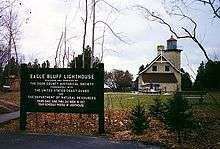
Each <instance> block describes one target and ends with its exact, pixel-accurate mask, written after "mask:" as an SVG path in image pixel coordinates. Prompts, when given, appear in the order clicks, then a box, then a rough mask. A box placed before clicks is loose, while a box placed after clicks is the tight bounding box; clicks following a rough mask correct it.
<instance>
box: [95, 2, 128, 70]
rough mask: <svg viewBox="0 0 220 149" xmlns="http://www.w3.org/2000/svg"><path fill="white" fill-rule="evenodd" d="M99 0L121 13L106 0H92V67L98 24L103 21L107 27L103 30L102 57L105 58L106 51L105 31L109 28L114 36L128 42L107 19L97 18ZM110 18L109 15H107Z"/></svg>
mask: <svg viewBox="0 0 220 149" xmlns="http://www.w3.org/2000/svg"><path fill="white" fill-rule="evenodd" d="M99 2H102V3H104V4H106V5H107V6H109V7H110V8H111V10H114V11H116V12H118V13H119V10H118V9H117V8H115V7H114V6H112V5H111V4H110V3H108V2H107V1H105V0H92V47H91V54H92V55H91V61H92V62H91V67H92V64H93V58H94V49H95V40H96V39H95V28H96V25H97V24H99V23H101V24H103V25H104V26H105V27H104V30H103V35H102V37H101V38H102V49H101V51H102V54H101V55H102V56H101V59H103V51H104V48H103V47H104V41H105V39H104V38H105V32H106V31H107V29H108V30H110V32H111V33H112V34H113V36H114V37H116V38H117V39H118V40H120V41H121V42H123V43H126V44H127V42H126V41H125V40H123V39H122V37H121V36H119V35H118V34H117V33H115V32H114V30H113V29H112V28H111V26H110V25H109V24H108V23H107V22H106V21H103V20H97V21H96V5H97V4H98V3H99ZM107 18H108V17H107Z"/></svg>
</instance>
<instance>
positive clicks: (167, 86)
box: [160, 83, 178, 92]
mask: <svg viewBox="0 0 220 149" xmlns="http://www.w3.org/2000/svg"><path fill="white" fill-rule="evenodd" d="M160 87H161V90H162V92H175V91H176V90H177V88H178V84H177V83H160Z"/></svg>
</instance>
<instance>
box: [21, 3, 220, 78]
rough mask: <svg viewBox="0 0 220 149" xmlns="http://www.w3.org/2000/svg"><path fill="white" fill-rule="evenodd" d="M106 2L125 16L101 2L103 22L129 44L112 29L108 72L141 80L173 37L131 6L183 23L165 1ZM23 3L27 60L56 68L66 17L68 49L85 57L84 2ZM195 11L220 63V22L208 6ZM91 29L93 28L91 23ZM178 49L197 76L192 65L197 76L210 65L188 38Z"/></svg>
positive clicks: (211, 51)
mask: <svg viewBox="0 0 220 149" xmlns="http://www.w3.org/2000/svg"><path fill="white" fill-rule="evenodd" d="M81 1H82V0H81ZM106 1H107V2H109V3H110V4H111V5H112V6H114V7H116V8H117V9H118V10H120V12H117V11H115V10H114V9H111V8H110V7H109V6H108V5H106V4H105V3H103V2H100V3H98V4H97V13H96V17H97V20H103V21H106V20H107V22H108V23H109V24H110V25H111V27H112V29H113V30H114V32H115V33H119V35H120V36H121V37H122V39H123V40H125V41H126V42H127V44H125V43H123V42H121V41H119V40H118V39H117V38H115V37H114V36H113V35H112V34H111V31H110V30H107V32H106V38H105V45H104V47H105V52H104V59H103V62H104V63H105V69H106V70H108V71H110V70H112V69H121V70H129V71H130V72H131V73H132V74H134V76H135V75H136V74H137V73H138V69H139V67H140V65H142V64H144V65H146V64H147V63H149V62H151V61H152V60H153V59H154V57H155V56H156V54H157V52H156V47H157V45H161V44H163V45H166V40H167V39H168V38H170V35H171V33H170V32H169V31H168V28H167V27H166V26H163V25H161V24H158V23H157V22H150V21H147V20H146V19H144V17H143V16H141V14H140V13H138V12H137V11H136V10H134V9H131V7H132V6H134V5H136V4H141V5H143V6H145V7H147V8H149V9H150V10H154V11H157V12H160V14H161V15H163V16H164V17H165V18H166V19H167V20H168V21H169V22H171V23H172V24H173V25H175V24H180V20H175V19H174V20H173V18H170V16H168V15H167V14H166V13H165V10H164V7H163V4H161V1H160V0H147V1H146V0H136V1H135V0H132V1H131V0H130V1H129V0H122V1H118V0H106ZM21 2H22V6H21V8H20V10H19V11H20V20H21V22H23V25H22V34H21V40H20V43H19V45H20V52H22V53H23V54H24V55H25V60H26V61H33V60H34V59H35V58H38V59H39V62H43V61H45V60H47V59H49V60H50V61H51V63H54V58H55V54H56V48H57V45H58V42H59V38H60V36H61V32H62V31H64V26H65V18H67V19H66V26H67V38H68V39H69V40H68V41H67V46H68V47H69V48H70V53H73V52H75V53H76V54H79V53H81V52H82V35H83V21H82V17H84V15H85V14H84V12H85V8H84V3H83V2H81V3H79V0H21ZM195 7H196V8H198V9H199V10H198V9H194V10H192V11H191V10H190V11H188V13H189V14H190V15H191V16H193V18H194V19H196V21H197V22H198V39H199V40H200V41H202V43H203V44H204V46H205V48H206V49H208V54H209V56H210V57H211V58H214V56H215V57H217V58H219V56H220V49H219V47H220V42H219V38H218V36H217V35H220V27H219V26H220V20H218V19H213V18H212V13H211V12H210V11H209V9H208V8H207V7H206V6H204V7H197V6H195ZM30 12H31V13H30ZM209 12H210V13H209ZM89 15H90V14H89ZM107 18H108V19H107ZM181 23H182V22H181ZM89 25H90V26H91V24H90V23H89ZM184 25H187V23H186V24H184ZM176 26H177V25H176ZM103 27H104V26H103V25H102V24H97V28H96V37H97V38H98V37H100V36H101V35H102V31H103ZM89 30H90V29H89V28H88V32H89V33H88V38H87V43H86V44H89V45H91V42H90V39H91V38H90V37H91V31H89ZM100 42H101V40H97V41H96V46H95V54H96V56H98V57H99V56H100ZM178 47H179V48H180V49H182V50H183V52H182V55H181V60H182V64H181V65H182V67H183V68H184V69H185V70H187V71H188V72H189V73H190V74H191V75H193V76H195V75H194V74H193V72H192V71H191V70H190V69H189V66H188V65H189V64H190V66H191V67H192V68H193V70H194V71H195V72H196V70H197V67H198V66H199V64H200V63H201V61H203V60H205V57H204V56H203V53H202V52H201V50H200V49H199V48H198V47H197V45H196V44H195V43H193V42H192V41H191V40H187V39H184V40H178Z"/></svg>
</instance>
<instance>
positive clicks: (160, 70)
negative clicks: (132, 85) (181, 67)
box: [144, 61, 176, 73]
mask: <svg viewBox="0 0 220 149" xmlns="http://www.w3.org/2000/svg"><path fill="white" fill-rule="evenodd" d="M153 66H157V71H152V67H153ZM165 66H170V64H169V63H168V62H162V63H161V62H160V61H158V62H155V63H154V64H153V65H152V66H151V67H150V68H149V69H148V70H147V71H146V72H144V73H172V72H175V71H176V70H175V69H174V68H173V67H172V66H170V71H165Z"/></svg>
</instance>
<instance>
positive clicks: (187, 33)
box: [135, 5, 210, 61]
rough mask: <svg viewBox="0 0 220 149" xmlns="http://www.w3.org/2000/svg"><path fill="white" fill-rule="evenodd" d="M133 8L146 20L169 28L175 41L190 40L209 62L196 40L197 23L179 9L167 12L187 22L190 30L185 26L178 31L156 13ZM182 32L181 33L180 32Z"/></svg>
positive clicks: (204, 51)
mask: <svg viewBox="0 0 220 149" xmlns="http://www.w3.org/2000/svg"><path fill="white" fill-rule="evenodd" d="M135 8H137V9H138V10H140V11H141V12H142V13H143V15H144V17H145V18H146V19H147V20H150V21H156V22H158V23H160V24H162V25H165V26H167V27H168V28H169V31H170V32H171V33H172V34H174V35H175V36H176V38H177V39H184V38H185V39H191V40H192V41H193V42H195V43H196V44H197V46H198V47H199V48H200V49H201V51H202V52H203V54H204V56H205V58H206V59H207V60H208V61H210V58H209V56H208V54H207V51H206V49H205V48H204V46H203V45H202V43H201V41H200V40H199V39H198V38H197V26H198V25H197V22H196V21H195V20H194V19H193V18H192V17H190V16H187V15H185V14H184V13H183V11H182V10H181V8H180V7H177V6H176V8H177V11H175V12H167V13H168V14H169V15H170V16H174V17H178V18H180V20H185V21H188V22H189V23H190V25H191V27H192V29H190V28H188V27H185V26H180V27H179V28H178V29H179V30H178V29H175V27H174V26H172V25H171V24H170V23H169V22H168V21H166V19H165V18H164V17H163V16H161V15H160V14H159V13H158V12H154V11H150V10H149V9H148V8H146V7H144V6H141V5H136V6H135ZM180 30H182V32H181V31H180Z"/></svg>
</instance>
